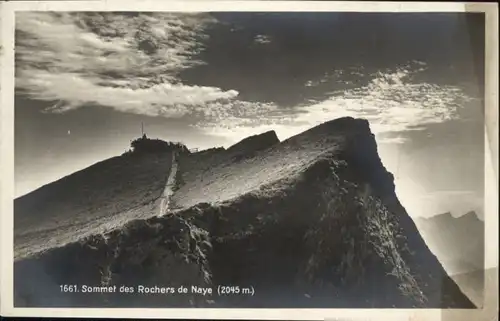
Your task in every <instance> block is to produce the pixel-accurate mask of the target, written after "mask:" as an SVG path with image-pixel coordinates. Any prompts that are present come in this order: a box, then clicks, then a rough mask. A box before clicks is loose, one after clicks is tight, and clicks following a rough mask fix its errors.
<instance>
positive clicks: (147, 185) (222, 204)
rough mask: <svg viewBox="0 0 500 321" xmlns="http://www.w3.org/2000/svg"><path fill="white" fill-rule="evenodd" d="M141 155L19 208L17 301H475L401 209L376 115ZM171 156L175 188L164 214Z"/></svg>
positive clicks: (350, 304) (433, 304)
mask: <svg viewBox="0 0 500 321" xmlns="http://www.w3.org/2000/svg"><path fill="white" fill-rule="evenodd" d="M172 153H175V156H174V158H172ZM133 154H134V153H131V154H130V155H128V154H127V155H123V156H120V157H117V158H114V159H111V160H108V161H104V162H103V163H102V164H97V165H94V166H91V167H89V168H87V169H85V170H83V171H82V172H79V173H75V174H73V175H70V176H69V177H67V178H65V179H63V180H61V181H58V182H55V183H52V184H49V185H47V186H45V187H44V188H42V189H41V190H39V191H35V192H33V193H31V194H28V195H26V196H24V197H23V198H22V199H17V200H16V202H15V217H16V220H15V224H16V226H15V251H16V262H15V289H16V291H15V304H16V306H47V305H50V306H87V307H89V306H105V307H130V306H134V307H190V306H192V307H246V308H261V307H262V308H292V307H293V308H393V307H395V308H412V307H416V308H473V307H474V305H473V304H472V303H471V301H470V300H469V299H468V298H467V297H466V296H465V295H464V294H463V293H462V292H461V291H460V289H459V288H458V287H457V285H456V284H455V283H454V282H453V281H452V280H451V279H450V278H449V276H448V275H447V274H446V272H445V271H444V269H443V267H442V266H441V265H440V263H439V262H438V260H437V259H436V257H435V256H434V255H433V254H432V253H431V251H430V250H429V249H428V248H427V246H426V244H425V242H424V241H423V240H422V238H421V236H420V234H419V232H418V230H417V228H416V226H415V224H414V223H413V220H412V219H411V218H410V217H409V216H408V214H407V213H406V211H405V209H404V208H403V206H402V205H401V204H400V202H399V201H398V199H397V197H396V194H395V192H394V189H395V186H394V180H393V176H392V174H390V173H389V172H388V171H387V170H386V169H385V168H384V166H383V164H382V162H381V160H380V158H379V156H378V152H377V145H376V142H375V138H374V136H373V134H372V133H371V131H370V127H369V124H368V122H367V121H366V120H362V119H354V118H349V117H347V118H340V119H336V120H332V121H329V122H326V123H323V124H321V125H319V126H316V127H314V128H312V129H310V130H307V131H305V132H303V133H301V134H299V135H297V136H294V137H291V138H289V139H287V140H285V141H282V142H279V140H277V137H276V135H275V133H274V134H273V133H272V132H271V133H267V134H265V135H261V136H260V137H259V136H255V137H253V138H248V139H247V140H243V141H242V142H240V143H239V144H236V145H234V146H233V148H228V149H227V150H226V149H214V150H212V151H210V152H199V153H193V152H189V151H186V150H185V149H183V151H182V152H180V151H177V150H176V151H172V152H168V151H162V152H159V153H146V154H144V155H135V156H134V155H133ZM172 160H173V161H172ZM173 162H175V165H176V172H175V179H176V187H175V191H174V192H173V195H172V196H171V197H170V199H169V204H170V205H169V210H168V212H167V214H166V215H164V216H162V217H158V216H156V215H155V213H157V209H158V206H159V205H158V204H159V203H160V199H161V197H162V196H161V195H162V189H161V186H162V185H164V184H165V181H166V179H167V176H169V172H170V171H169V168H170V167H171V165H172V163H173ZM90 178H92V179H90ZM82 186H84V187H82ZM61 191H64V193H65V194H64V195H63V196H61V195H60V194H58V193H60V192H61ZM82 191H84V192H85V191H86V193H83V194H81V193H82ZM111 191H112V192H111ZM134 191H135V192H134ZM139 192H140V193H139ZM79 193H80V194H79ZM67 195H70V196H72V197H64V196H67ZM76 195H79V196H76ZM84 196H85V197H86V198H85V199H82V198H81V197H84ZM91 196H92V197H91ZM94 196H95V197H94ZM113 204H114V205H115V206H113ZM35 209H42V212H40V211H39V210H35ZM61 209H63V210H64V211H62V210H61ZM40 213H42V214H43V215H40ZM56 219H57V224H56V223H55V221H56ZM47 221H49V222H52V223H50V224H49V223H45V222H47ZM34 222H39V225H36V224H35V223H34ZM68 228H69V229H70V231H71V233H69V232H68V233H66V234H65V232H64V231H65V229H68ZM61 235H64V237H62V236H61ZM40 240H46V241H47V242H49V243H50V244H48V243H44V244H40ZM62 284H70V285H77V287H81V286H83V285H84V284H85V285H91V286H102V287H108V286H113V285H116V286H117V287H120V286H128V287H130V288H133V289H134V290H135V291H134V292H133V293H126V294H123V293H121V294H120V293H118V294H117V293H98V294H96V293H94V294H92V295H91V294H88V293H81V292H75V293H61V290H60V285H62ZM37 285H39V286H37ZM140 286H142V287H153V288H154V287H168V288H172V289H174V291H176V290H177V289H179V288H180V287H181V286H185V287H187V288H188V289H189V292H188V293H185V294H183V293H178V294H170V295H166V294H162V295H158V294H156V295H144V294H140V293H138V288H139V287H140ZM192 286H195V287H196V288H194V290H193V287H192ZM197 287H200V288H203V289H211V291H212V292H211V293H212V294H211V295H208V296H207V295H202V294H200V293H201V292H203V291H202V290H200V292H197V290H196V289H198V288H197ZM79 289H80V288H79ZM221 289H222V290H221ZM207 291H208V290H207ZM207 293H208V292H207Z"/></svg>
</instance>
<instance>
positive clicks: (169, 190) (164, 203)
mask: <svg viewBox="0 0 500 321" xmlns="http://www.w3.org/2000/svg"><path fill="white" fill-rule="evenodd" d="M176 175H177V157H176V152H175V151H174V152H172V166H170V174H169V175H168V179H167V184H166V185H165V189H164V190H163V193H162V195H161V203H160V212H159V213H158V216H164V215H165V214H167V213H168V206H169V204H170V197H171V196H172V194H173V193H174V191H173V187H174V185H175V176H176Z"/></svg>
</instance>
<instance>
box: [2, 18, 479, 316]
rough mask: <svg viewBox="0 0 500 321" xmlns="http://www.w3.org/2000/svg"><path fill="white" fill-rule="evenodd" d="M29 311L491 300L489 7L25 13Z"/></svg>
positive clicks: (16, 245) (19, 185)
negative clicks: (487, 143) (487, 86)
mask: <svg viewBox="0 0 500 321" xmlns="http://www.w3.org/2000/svg"><path fill="white" fill-rule="evenodd" d="M14 41H15V42H14V49H15V52H14V55H15V62H14V71H15V79H14V80H13V81H15V88H14V89H15V91H14V107H13V109H14V110H13V113H14V191H13V194H14V199H13V256H14V257H13V265H14V267H13V293H12V295H13V304H14V307H16V308H161V309H165V308H167V309H168V308H190V309H196V308H216V309H220V308H223V309H241V308H245V309H290V308H293V309H481V308H483V306H484V287H485V276H484V272H485V264H484V262H485V148H486V147H485V69H486V67H485V64H486V61H485V14H484V13H482V12H352V11H350V12H342V11H335V10H333V11H329V12H328V11H318V12H314V11H307V12H306V11H304V12H298V11H289V12H287V11H285V10H283V11H209V10H206V11H200V12H191V11H186V12H178V11H175V12H174V11H172V12H170V11H168V10H166V11H142V10H141V11H139V10H138V11H119V10H114V11H83V10H82V11H74V10H68V11H60V10H58V11H36V10H33V11H29V10H26V11H17V12H15V36H14Z"/></svg>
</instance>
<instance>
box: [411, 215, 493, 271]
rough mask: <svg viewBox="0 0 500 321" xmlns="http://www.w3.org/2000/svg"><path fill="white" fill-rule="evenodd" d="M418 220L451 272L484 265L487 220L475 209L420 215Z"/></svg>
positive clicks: (425, 237)
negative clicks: (462, 211) (456, 215)
mask: <svg viewBox="0 0 500 321" xmlns="http://www.w3.org/2000/svg"><path fill="white" fill-rule="evenodd" d="M415 223H416V225H417V227H418V229H419V231H420V233H421V234H422V237H423V238H424V240H425V241H426V243H427V245H428V246H429V249H430V250H431V251H432V252H433V253H434V254H435V255H436V256H437V257H438V258H439V260H440V261H441V263H442V264H443V266H444V267H445V269H446V270H447V271H448V273H450V274H452V275H454V274H461V273H467V272H473V271H475V270H482V269H483V267H484V222H483V221H482V220H480V219H479V218H478V216H477V214H476V213H475V212H468V213H467V214H465V215H462V216H459V217H454V216H452V215H451V213H444V214H439V215H436V216H433V217H430V218H417V219H416V220H415Z"/></svg>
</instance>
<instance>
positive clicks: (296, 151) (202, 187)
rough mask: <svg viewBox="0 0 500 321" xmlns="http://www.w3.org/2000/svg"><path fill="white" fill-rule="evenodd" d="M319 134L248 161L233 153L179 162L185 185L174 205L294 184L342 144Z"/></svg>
mask: <svg viewBox="0 0 500 321" xmlns="http://www.w3.org/2000/svg"><path fill="white" fill-rule="evenodd" d="M323 127H327V126H326V125H325V126H323ZM316 131H317V130H316ZM319 134H320V135H314V131H308V132H305V133H303V134H301V135H298V136H295V137H292V138H291V139H288V140H286V141H284V142H281V143H280V144H276V145H272V146H270V147H269V148H266V149H264V150H260V151H257V152H253V153H249V156H248V157H245V158H243V157H237V158H236V159H235V157H234V155H232V153H231V150H226V151H221V152H218V153H212V154H209V155H198V154H191V155H186V156H185V157H184V158H181V159H180V161H179V163H180V168H179V174H180V178H179V179H180V180H181V181H182V183H183V184H182V185H181V186H180V188H179V189H178V190H177V192H176V193H175V194H174V196H173V202H174V203H175V204H176V206H178V207H180V208H189V207H191V206H193V205H196V204H198V203H205V202H206V203H217V202H221V201H224V200H230V199H233V198H236V197H238V196H240V195H244V194H246V193H248V192H251V191H255V190H258V189H259V188H260V187H261V186H263V185H266V184H270V183H273V182H276V181H279V180H281V179H282V178H288V179H289V180H293V179H294V177H295V176H296V175H297V174H300V173H301V172H303V171H304V169H306V168H307V167H308V166H310V165H311V163H312V162H315V161H316V160H317V159H318V157H320V156H321V155H328V154H332V153H335V151H336V150H337V149H338V148H339V145H340V144H341V143H342V133H341V132H339V133H337V135H332V134H331V133H327V132H325V133H321V132H320V133H319Z"/></svg>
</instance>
